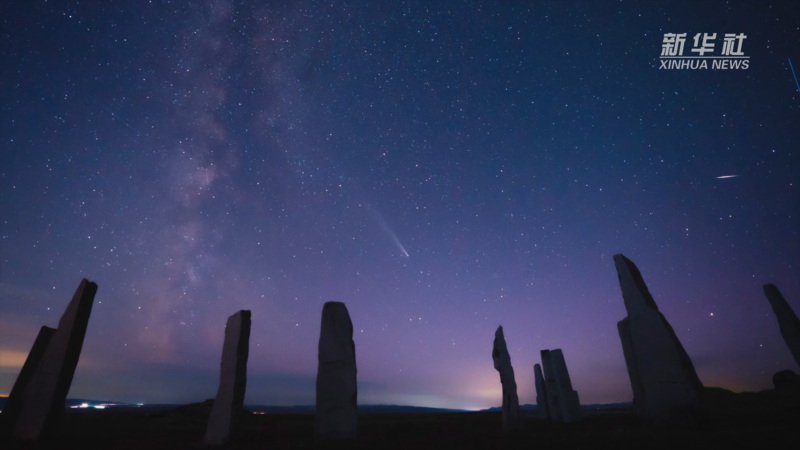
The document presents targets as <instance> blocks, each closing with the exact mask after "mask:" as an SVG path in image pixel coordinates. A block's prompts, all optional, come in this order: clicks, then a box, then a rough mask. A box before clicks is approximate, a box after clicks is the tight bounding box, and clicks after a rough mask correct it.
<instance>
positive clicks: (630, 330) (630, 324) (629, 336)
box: [614, 254, 703, 424]
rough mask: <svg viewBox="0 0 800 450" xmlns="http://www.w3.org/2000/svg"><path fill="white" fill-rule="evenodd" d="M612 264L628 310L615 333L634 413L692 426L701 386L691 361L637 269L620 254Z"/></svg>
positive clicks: (657, 419)
mask: <svg viewBox="0 0 800 450" xmlns="http://www.w3.org/2000/svg"><path fill="white" fill-rule="evenodd" d="M614 265H615V266H616V268H617V275H618V277H619V284H620V288H621V290H622V297H623V300H624V301H625V309H626V310H627V312H628V317H627V318H625V319H623V320H622V321H620V322H619V323H617V330H618V331H619V336H620V341H621V342H622V351H623V353H624V355H625V363H626V365H627V366H628V375H629V377H630V380H631V388H632V390H633V397H634V399H633V400H634V407H635V409H636V411H637V412H638V413H639V414H640V415H641V416H642V417H644V418H645V419H647V420H650V421H653V422H660V423H674V424H680V423H684V424H691V423H696V421H697V420H698V416H697V409H698V407H699V400H700V393H701V391H702V389H703V384H702V383H701V382H700V378H698V377H697V372H695V370H694V365H693V364H692V360H691V359H690V358H689V355H688V354H687V353H686V350H684V348H683V345H681V343H680V341H679V340H678V337H677V335H676V334H675V331H674V330H673V329H672V326H670V324H669V322H667V319H666V318H665V317H664V315H663V314H661V312H659V310H658V306H656V303H655V301H654V300H653V296H652V295H650V291H648V289H647V285H646V284H645V282H644V278H642V274H641V273H640V272H639V269H638V268H637V267H636V265H635V264H633V262H631V260H629V259H628V258H626V257H625V256H623V255H621V254H619V255H614Z"/></svg>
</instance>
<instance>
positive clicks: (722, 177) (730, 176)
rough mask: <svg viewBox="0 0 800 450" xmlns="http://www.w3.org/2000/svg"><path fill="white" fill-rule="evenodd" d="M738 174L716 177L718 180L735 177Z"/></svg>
mask: <svg viewBox="0 0 800 450" xmlns="http://www.w3.org/2000/svg"><path fill="white" fill-rule="evenodd" d="M738 176H739V175H722V176H721V177H717V179H718V180H724V179H725V178H736V177H738Z"/></svg>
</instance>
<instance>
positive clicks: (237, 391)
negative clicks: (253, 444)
mask: <svg viewBox="0 0 800 450" xmlns="http://www.w3.org/2000/svg"><path fill="white" fill-rule="evenodd" d="M249 352H250V311H247V310H242V311H239V312H237V313H236V314H234V315H232V316H230V317H228V323H227V324H226V325H225V343H224V344H223V346H222V362H221V363H220V373H219V389H218V390H217V396H216V398H215V399H214V407H213V408H212V409H211V416H210V417H209V418H208V425H207V427H206V436H205V443H206V445H225V444H226V443H227V442H228V441H229V439H230V438H231V437H232V436H233V435H235V433H236V432H237V431H238V426H239V422H240V421H241V418H242V414H243V409H244V408H243V405H244V394H245V390H246V388H247V357H248V355H249Z"/></svg>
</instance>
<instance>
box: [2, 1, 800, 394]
mask: <svg viewBox="0 0 800 450" xmlns="http://www.w3.org/2000/svg"><path fill="white" fill-rule="evenodd" d="M696 3H697V2H667V1H662V2H628V1H624V2H617V1H607V2H601V1H585V2H498V3H491V2H401V3H393V2H354V3H340V2H335V3H334V4H333V5H332V4H331V3H324V2H226V1H208V2H162V1H153V2H81V3H77V2H60V1H56V2H53V1H50V2H43V1H24V2H23V1H12V2H7V3H5V4H4V5H3V6H2V7H1V8H2V11H3V14H2V21H3V26H2V42H0V55H2V61H3V64H2V66H1V67H0V77H1V78H0V94H1V95H2V104H1V106H2V112H1V114H0V208H1V209H0V217H1V220H2V222H1V223H0V234H1V235H2V236H1V237H2V239H0V352H2V353H0V355H2V358H0V392H3V393H7V392H8V391H9V390H10V388H11V386H12V384H13V381H14V379H15V376H16V373H17V372H18V371H19V367H20V366H21V364H22V361H24V356H25V354H26V352H27V351H28V349H29V348H30V346H31V345H32V342H33V339H34V338H35V335H36V332H37V331H38V328H39V327H40V326H41V325H49V326H55V325H56V324H57V322H58V318H59V317H60V315H61V313H62V312H63V310H64V308H65V307H66V304H67V302H68V301H69V299H70V298H71V295H72V293H73V292H74V289H75V288H76V287H77V285H78V283H79V281H80V279H81V278H82V277H87V278H89V279H90V280H92V281H96V282H97V283H98V285H99V291H98V294H97V297H96V301H95V306H94V310H93V313H92V318H91V321H90V324H89V330H88V332H87V335H86V341H85V344H84V348H83V353H82V355H81V363H80V365H79V366H78V370H77V372H76V376H75V380H74V382H73V385H72V390H71V392H70V396H72V397H83V398H100V399H109V400H120V401H139V402H184V401H197V400H203V399H205V398H211V397H213V395H214V393H215V392H216V387H217V377H218V365H219V357H220V351H221V346H222V339H223V333H224V331H223V330H224V326H225V321H226V318H227V316H228V315H230V314H233V313H234V312H236V311H237V310H239V309H250V310H252V314H253V316H252V320H253V330H252V334H251V347H250V348H251V352H250V362H249V373H248V376H249V381H248V391H247V398H246V402H247V403H251V404H252V403H261V404H265V403H266V404H312V403H313V402H314V378H315V375H316V344H317V339H318V337H319V321H320V314H321V311H322V305H323V303H324V302H326V301H331V300H337V301H344V302H345V303H346V304H347V307H348V309H349V310H350V315H351V317H352V319H353V324H354V327H355V336H354V340H355V342H356V352H357V362H358V369H359V371H358V373H359V401H360V402H361V403H398V404H411V405H421V406H443V407H459V408H479V407H487V406H495V405H499V404H500V403H501V398H500V383H499V376H498V374H497V372H496V371H495V370H494V368H493V365H492V359H491V350H492V340H493V338H494V330H495V329H496V327H497V326H498V325H501V324H502V325H503V327H504V329H505V335H506V339H507V342H508V347H509V351H510V352H511V357H512V363H513V364H514V367H515V371H516V376H517V383H518V386H519V395H520V401H521V402H522V403H533V402H534V395H535V394H534V386H533V364H535V363H537V362H539V361H538V359H539V358H538V355H539V350H542V349H553V348H561V349H563V351H564V355H565V357H566V360H567V364H568V366H569V369H570V374H571V377H572V383H573V386H574V387H575V389H577V390H578V392H579V395H580V398H581V401H582V402H583V403H598V402H612V401H626V400H630V398H631V397H632V394H631V390H630V384H629V381H628V377H627V373H626V371H625V363H624V359H623V356H622V348H621V345H620V342H619V337H618V335H617V330H616V322H617V321H619V320H621V319H622V318H624V317H625V308H624V305H623V302H622V297H621V294H620V291H619V286H618V283H617V276H616V271H615V269H614V265H613V260H612V256H613V255H614V254H616V253H624V254H625V255H626V256H627V257H629V258H630V259H631V260H633V261H634V262H635V263H636V264H637V265H638V267H639V269H640V270H641V272H642V274H643V276H644V278H645V281H646V282H647V283H648V285H649V287H650V291H651V292H652V294H653V296H654V298H655V300H656V302H657V303H658V306H659V308H660V309H661V311H662V312H663V313H664V314H665V316H666V317H667V319H668V320H669V321H670V323H671V324H672V326H673V327H674V328H675V331H676V333H677V335H678V337H679V338H680V339H681V341H682V343H683V345H684V347H685V348H686V350H687V351H688V353H689V355H690V356H691V357H692V359H693V361H694V363H695V366H696V368H697V372H698V374H699V376H700V378H701V379H702V381H703V382H704V383H705V384H706V385H708V386H721V387H725V388H728V389H732V390H736V391H741V390H761V389H766V388H769V387H771V378H772V374H774V373H775V372H776V371H778V370H781V369H787V368H788V369H793V370H795V371H797V370H798V367H797V364H796V363H795V362H794V361H793V360H792V358H791V355H790V354H789V351H788V349H787V348H786V345H785V344H784V342H783V340H782V338H781V336H780V334H779V331H778V327H777V322H776V320H775V318H774V316H773V315H772V311H771V309H770V307H769V304H768V303H767V301H766V298H765V297H764V294H763V292H762V289H761V285H762V284H764V283H768V282H772V283H775V284H776V285H777V286H778V287H779V288H780V289H781V290H782V292H783V293H784V295H785V297H786V298H787V300H788V301H789V303H790V305H792V307H793V308H794V309H795V311H800V303H798V302H800V271H799V270H798V265H799V264H800V261H799V260H798V255H800V234H799V233H800V194H798V188H799V187H800V186H798V177H797V175H798V168H799V167H800V163H799V162H798V157H799V156H800V155H798V131H797V130H798V129H800V126H798V122H800V109H799V108H798V106H800V93H798V91H797V87H796V86H795V81H794V79H793V77H792V72H791V70H790V68H789V58H792V59H793V60H795V61H796V62H797V63H800V53H798V52H797V49H798V47H797V43H798V42H800V28H799V27H798V24H800V13H798V10H797V9H794V8H792V2H789V1H786V2H774V3H771V4H770V3H767V2H760V3H758V4H752V5H745V4H728V3H723V2H703V3H702V4H701V5H697V4H696ZM665 33H687V35H688V38H687V42H686V51H685V53H686V54H689V53H690V52H689V49H690V48H691V44H692V36H694V35H695V34H696V33H717V40H716V52H717V53H716V54H719V52H720V49H721V46H722V36H723V34H725V33H736V34H739V33H744V34H746V36H747V38H746V40H745V41H744V44H743V51H744V53H745V54H746V55H747V56H749V57H750V59H749V63H750V67H749V69H747V70H727V71H722V70H710V69H709V70H659V62H658V60H659V56H660V54H661V45H662V40H663V37H664V34H665ZM725 175H738V177H735V178H726V179H719V178H717V177H720V176H725Z"/></svg>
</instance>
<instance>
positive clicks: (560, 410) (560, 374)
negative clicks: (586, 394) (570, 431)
mask: <svg viewBox="0 0 800 450" xmlns="http://www.w3.org/2000/svg"><path fill="white" fill-rule="evenodd" d="M541 355H542V365H543V366H544V385H545V389H546V391H547V397H546V398H547V407H548V411H549V412H550V416H551V417H552V418H553V419H554V420H558V421H561V422H565V423H569V422H574V421H576V420H580V418H581V402H580V400H579V399H578V393H577V392H576V391H574V390H573V389H572V381H570V378H569V372H568V371H567V363H566V361H565V360H564V354H563V353H562V352H561V350H560V349H555V350H542V352H541Z"/></svg>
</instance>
